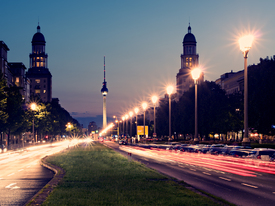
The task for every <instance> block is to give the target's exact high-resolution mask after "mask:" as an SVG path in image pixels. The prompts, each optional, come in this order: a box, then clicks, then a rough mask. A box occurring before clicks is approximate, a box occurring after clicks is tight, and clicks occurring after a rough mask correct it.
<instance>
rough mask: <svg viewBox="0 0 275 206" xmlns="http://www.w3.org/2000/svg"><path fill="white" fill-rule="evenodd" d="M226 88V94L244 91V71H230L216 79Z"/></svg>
mask: <svg viewBox="0 0 275 206" xmlns="http://www.w3.org/2000/svg"><path fill="white" fill-rule="evenodd" d="M215 83H216V84H218V85H220V87H221V89H223V90H225V92H226V94H227V95H229V94H234V93H240V92H243V91H244V71H243V70H241V71H238V72H233V71H231V72H229V73H225V74H223V75H221V78H219V79H217V80H216V81H215Z"/></svg>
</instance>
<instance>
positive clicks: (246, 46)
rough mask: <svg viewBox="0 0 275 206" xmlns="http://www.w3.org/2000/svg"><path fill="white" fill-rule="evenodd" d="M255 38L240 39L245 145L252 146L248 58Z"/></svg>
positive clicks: (244, 37)
mask: <svg viewBox="0 0 275 206" xmlns="http://www.w3.org/2000/svg"><path fill="white" fill-rule="evenodd" d="M253 40H254V36H252V35H247V36H243V37H241V38H240V39H239V45H240V50H241V51H242V52H243V56H244V138H243V142H242V144H243V145H250V140H249V137H248V76H247V73H248V72H247V56H248V52H249V50H250V48H251V46H252V42H253Z"/></svg>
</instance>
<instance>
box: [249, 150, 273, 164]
mask: <svg viewBox="0 0 275 206" xmlns="http://www.w3.org/2000/svg"><path fill="white" fill-rule="evenodd" d="M274 156H275V149H268V148H255V149H253V150H251V155H249V156H248V157H249V158H252V159H260V160H264V161H272V159H273V160H274Z"/></svg>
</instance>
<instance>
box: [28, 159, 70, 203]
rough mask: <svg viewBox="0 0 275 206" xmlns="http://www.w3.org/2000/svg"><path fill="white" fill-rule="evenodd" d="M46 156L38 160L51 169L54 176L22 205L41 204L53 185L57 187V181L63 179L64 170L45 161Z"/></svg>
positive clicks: (52, 188)
mask: <svg viewBox="0 0 275 206" xmlns="http://www.w3.org/2000/svg"><path fill="white" fill-rule="evenodd" d="M47 158H48V156H45V157H43V158H42V159H41V160H40V164H41V165H42V166H43V167H46V168H48V169H50V170H52V171H53V172H54V173H55V175H54V177H53V178H52V179H51V180H50V181H49V182H48V183H47V184H46V185H45V186H44V187H43V188H42V189H41V190H40V191H38V192H37V193H36V194H35V195H34V196H33V197H32V198H31V199H30V200H29V201H28V202H27V203H26V204H25V205H24V206H34V205H35V206H37V205H41V204H42V203H43V202H44V201H45V200H46V198H47V197H48V196H49V194H50V193H51V192H52V191H53V190H54V188H55V187H57V185H58V183H59V182H60V181H61V180H62V179H63V177H64V175H65V173H66V172H65V170H63V169H62V168H61V167H58V166H55V165H52V164H50V163H48V162H47V161H46V159H47Z"/></svg>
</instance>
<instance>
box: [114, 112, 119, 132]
mask: <svg viewBox="0 0 275 206" xmlns="http://www.w3.org/2000/svg"><path fill="white" fill-rule="evenodd" d="M113 118H114V119H116V120H115V123H117V128H116V133H117V134H118V120H117V116H115V115H114V116H113ZM114 131H115V129H114Z"/></svg>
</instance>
